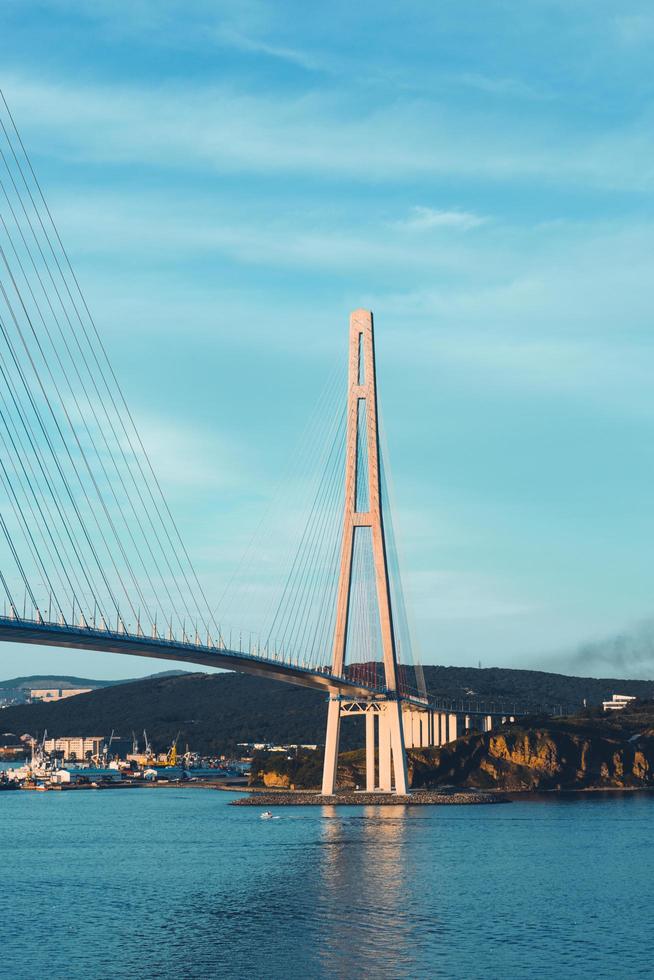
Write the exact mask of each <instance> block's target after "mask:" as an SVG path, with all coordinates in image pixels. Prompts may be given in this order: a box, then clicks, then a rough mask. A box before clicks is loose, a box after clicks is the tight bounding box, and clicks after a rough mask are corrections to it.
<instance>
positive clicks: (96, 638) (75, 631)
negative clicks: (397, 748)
mask: <svg viewBox="0 0 654 980" xmlns="http://www.w3.org/2000/svg"><path fill="white" fill-rule="evenodd" d="M3 641H4V642H11V643H31V644H37V645H39V646H52V647H67V648H69V649H73V650H98V651H100V652H103V653H126V654H128V655H130V656H132V657H150V658H151V659H153V660H174V661H176V662H178V663H187V664H201V665H202V666H203V667H220V668H222V669H224V670H236V671H239V672H240V673H244V674H255V675H258V676H262V677H268V678H269V679H271V680H276V681H284V682H286V683H287V684H299V685H300V686H301V687H311V688H314V689H317V690H319V691H324V692H325V693H326V694H334V693H338V694H340V695H342V696H343V697H346V698H352V699H354V700H356V699H358V698H365V699H370V698H371V697H380V696H381V697H384V696H385V694H386V692H385V691H381V690H377V689H374V688H370V687H366V686H365V685H363V684H361V683H358V682H356V681H353V680H349V679H348V678H347V677H336V676H335V675H333V674H331V673H329V671H328V670H327V669H326V670H325V671H324V672H323V671H318V670H315V669H311V668H307V667H301V666H297V665H296V664H292V663H289V662H284V661H283V660H277V659H273V658H269V657H261V656H259V655H257V654H253V653H251V652H249V651H248V652H244V651H242V650H227V649H225V648H223V647H217V646H208V645H205V644H196V643H191V642H188V641H187V642H185V643H182V642H180V641H179V640H174V639H173V640H167V639H162V638H161V637H158V638H157V639H154V638H150V637H148V636H144V635H141V634H135V633H126V632H125V633H123V632H117V631H114V630H109V629H98V628H97V627H93V626H71V625H69V624H64V625H60V624H58V623H50V622H38V621H36V620H28V619H18V618H13V617H10V616H0V642H3ZM423 705H424V702H423Z"/></svg>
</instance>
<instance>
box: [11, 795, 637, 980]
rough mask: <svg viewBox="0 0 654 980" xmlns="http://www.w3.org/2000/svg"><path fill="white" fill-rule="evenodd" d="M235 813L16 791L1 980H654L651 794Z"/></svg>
mask: <svg viewBox="0 0 654 980" xmlns="http://www.w3.org/2000/svg"><path fill="white" fill-rule="evenodd" d="M232 798H233V796H232V795H231V794H227V793H222V792H213V791H204V790H197V789H181V788H180V789H177V788H175V789H165V790H163V789H158V790H132V791H113V792H83V793H46V794H38V793H4V794H2V796H1V797H0V826H2V838H1V839H2V852H1V860H2V898H3V901H2V910H1V918H0V922H1V926H0V932H1V935H2V947H1V948H2V952H1V962H2V971H1V972H2V973H3V975H5V976H7V977H12V978H15V980H27V978H30V980H32V978H34V977H44V976H48V977H51V978H53V977H54V978H59V977H67V978H71V980H81V978H84V980H94V978H98V980H99V978H105V977H109V976H111V977H115V978H120V980H123V978H125V980H127V978H136V977H138V978H142V977H157V978H169V977H170V978H173V977H174V978H189V980H191V978H207V977H227V976H229V977H246V976H247V977H255V978H258V977H266V978H274V977H286V978H294V977H305V978H306V977H311V978H313V977H353V976H366V977H382V978H386V977H388V978H391V977H392V978H399V977H448V978H450V980H452V978H461V980H464V978H465V980H475V978H477V977H478V978H480V980H481V978H484V980H488V978H493V977H500V976H511V977H514V978H530V980H532V978H538V977H543V978H549V977H555V976H569V977H575V978H584V977H595V978H598V977H615V976H622V977H646V976H647V977H649V976H651V975H652V954H651V944H650V942H649V938H648V924H649V922H650V920H651V908H652V899H653V898H654V884H653V881H652V861H651V827H652V818H653V817H654V797H652V796H648V795H644V794H635V793H634V794H631V795H628V794H625V795H621V796H619V797H618V798H616V797H615V796H611V798H607V797H606V796H604V795H600V794H594V795H588V796H586V797H584V798H581V799H580V798H578V797H576V798H571V797H570V798H565V797H563V798H562V797H558V798H552V799H551V800H550V799H548V800H546V801H545V802H534V801H524V802H514V803H512V804H510V805H506V806H466V807H415V808H406V807H378V808H363V807H351V808H346V807H341V808H338V809H335V808H330V807H327V808H313V807H307V808H302V807H289V808H279V809H278V810H277V811H276V813H278V814H279V819H277V820H273V821H262V820H260V818H259V814H260V811H259V810H258V809H250V808H236V807H230V806H228V802H229V800H230V799H232Z"/></svg>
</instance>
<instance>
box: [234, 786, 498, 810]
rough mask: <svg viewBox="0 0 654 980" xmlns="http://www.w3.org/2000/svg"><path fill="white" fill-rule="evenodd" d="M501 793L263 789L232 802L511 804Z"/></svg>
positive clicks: (276, 804)
mask: <svg viewBox="0 0 654 980" xmlns="http://www.w3.org/2000/svg"><path fill="white" fill-rule="evenodd" d="M510 802H511V801H510V799H509V797H508V796H505V795H504V794H501V793H484V792H479V791H478V790H460V789H457V790H446V789H443V790H415V792H413V793H410V794H408V795H407V796H396V795H395V794H394V793H381V792H379V793H367V792H363V791H360V790H351V791H343V792H340V793H335V794H334V796H323V795H322V794H321V793H319V792H318V791H314V792H311V791H302V790H273V791H270V790H262V791H254V792H249V793H247V794H244V795H243V796H242V797H240V798H239V799H238V800H232V801H231V803H230V805H231V806H265V807H271V806H466V805H468V806H470V805H479V804H487V803H510Z"/></svg>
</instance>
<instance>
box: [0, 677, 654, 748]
mask: <svg viewBox="0 0 654 980" xmlns="http://www.w3.org/2000/svg"><path fill="white" fill-rule="evenodd" d="M425 676H426V679H427V683H428V687H429V689H430V691H431V692H432V693H433V694H437V695H440V696H444V697H450V698H462V697H473V695H469V694H468V693H467V692H469V691H474V692H475V695H477V696H479V697H484V698H496V699H500V698H503V699H506V700H508V701H510V700H515V701H519V702H521V703H523V704H534V705H536V704H545V705H547V704H549V705H551V706H555V705H557V704H564V703H565V704H575V703H576V704H577V705H580V704H581V702H582V701H583V699H584V698H586V699H587V701H588V702H589V703H590V704H597V703H599V702H600V701H601V700H603V699H604V698H607V697H610V695H611V694H612V693H614V692H620V693H624V694H634V695H636V696H638V697H641V698H646V697H648V696H649V697H652V696H654V682H652V681H621V680H614V679H593V678H582V677H567V676H565V675H563V674H548V673H544V672H540V671H526V670H510V669H502V668H488V669H477V668H467V667H427V668H425ZM325 719H326V700H325V695H324V694H321V693H319V692H316V691H311V690H307V689H305V688H299V687H294V686H292V685H288V684H280V683H277V682H275V681H268V680H264V679H262V678H256V677H249V676H247V675H245V674H230V673H221V674H194V673H186V674H179V675H174V676H170V675H164V676H159V677H152V678H148V679H144V680H140V681H133V682H129V683H123V684H120V685H117V684H110V685H108V686H105V687H102V688H100V689H98V690H96V691H93V692H92V693H90V694H82V695H79V696H77V697H75V698H70V699H67V700H64V701H60V702H56V703H55V704H34V705H18V706H16V707H10V708H6V709H4V710H3V711H2V712H0V728H1V729H2V732H5V733H7V732H11V733H13V734H16V735H20V734H23V733H27V732H29V733H31V734H36V733H37V732H43V731H44V729H47V730H48V733H49V734H50V735H52V736H64V735H71V736H75V735H94V734H95V735H108V734H109V732H111V730H112V729H113V730H114V731H115V732H116V734H119V735H121V736H125V737H127V736H129V735H130V734H131V732H132V730H134V731H136V732H138V733H140V732H142V730H143V729H144V728H145V729H147V732H148V735H149V736H150V738H151V739H152V742H153V744H154V746H155V748H156V749H157V750H163V749H164V748H166V747H167V746H168V745H169V744H170V742H171V741H172V739H173V738H174V737H175V735H176V734H177V732H178V730H179V731H180V733H181V736H180V740H181V742H182V744H185V743H186V742H188V744H189V746H191V748H192V749H194V750H197V751H200V752H222V751H224V752H230V751H232V750H234V749H235V747H236V744H237V743H238V742H253V741H257V742H284V743H287V742H291V743H321V742H322V741H323V739H324V729H325ZM361 738H362V733H361V729H360V719H355V718H352V719H348V720H347V721H346V722H345V723H344V725H343V739H342V748H343V749H344V750H347V749H348V748H355V747H357V746H358V745H360V744H361Z"/></svg>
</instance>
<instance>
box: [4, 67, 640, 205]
mask: <svg viewBox="0 0 654 980" xmlns="http://www.w3.org/2000/svg"><path fill="white" fill-rule="evenodd" d="M4 88H5V91H6V93H7V96H8V98H9V100H10V102H11V104H12V106H13V108H14V109H15V114H16V116H17V119H18V122H19V125H21V127H22V128H23V130H24V132H25V133H26V134H27V135H28V139H29V143H30V145H31V146H32V147H34V146H35V145H36V146H37V148H38V149H39V151H40V152H42V153H47V154H50V155H53V156H57V157H60V158H63V159H67V160H71V161H80V162H82V161H85V162H91V163H102V164H104V165H108V164H115V165H125V164H134V163H137V162H142V163H146V164H147V165H148V166H150V167H158V168H162V167H163V168H175V167H177V168H179V167H186V168H203V169H205V170H206V171H207V172H213V173H235V172H237V173H239V174H242V173H257V174H262V173H263V174H288V175H295V174H299V173H301V174H306V175H314V176H318V177H323V178H324V177H328V178H334V177H340V178H342V177H350V178H355V179H357V180H366V181H370V180H390V181H393V182H396V181H398V180H400V179H404V178H407V177H417V176H425V177H427V176H429V177H432V178H433V177H438V176H442V175H456V176H457V178H459V179H461V178H467V179H469V178H472V177H475V178H476V177H481V176H483V177H485V178H486V179H489V180H515V179H517V178H520V179H526V180H531V181H534V180H539V181H541V180H546V181H548V182H553V183H556V184H563V185H573V186H576V185H579V184H584V185H586V186H589V185H590V186H594V187H605V188H623V189H627V188H628V189H630V190H636V189H640V190H644V189H651V187H652V183H653V180H654V177H653V174H652V169H651V159H652V155H653V153H654V141H653V139H652V136H651V126H650V125H649V119H648V118H647V117H643V118H639V119H635V120H634V121H631V122H629V123H627V124H620V125H618V124H616V125H614V126H613V128H611V129H608V128H605V129H604V130H603V131H600V132H597V133H593V132H592V131H589V130H588V129H584V130H580V129H579V128H575V129H572V128H567V127H566V126H565V124H564V123H563V122H556V121H552V120H546V119H544V118H543V117H538V116H536V117H534V118H533V119H530V120H528V121H524V120H523V122H522V124H521V126H520V128H519V129H516V127H515V125H514V123H513V121H512V120H511V119H509V118H507V119H502V117H499V118H497V117H494V118H493V119H492V120H490V119H489V118H487V117H486V116H485V115H484V114H482V113H481V112H479V111H477V110H473V109H468V110H465V111H464V110H462V109H461V108H458V109H457V112H456V114H454V113H453V112H452V110H451V109H449V108H448V107H447V106H446V105H444V104H441V103H439V102H436V101H433V100H424V99H422V100H421V99H398V100H397V101H395V102H393V103H387V104H385V105H384V106H383V107H378V106H376V105H374V104H373V105H370V104H367V103H366V104H363V105H362V104H360V103H359V102H357V100H356V99H354V100H353V99H352V97H351V92H349V91H348V90H346V89H342V90H341V89H339V88H338V87H334V86H332V87H331V88H330V89H329V90H328V91H325V90H324V89H323V90H322V91H321V92H308V93H305V94H300V95H297V94H292V95H289V94H286V93H283V94H279V93H277V94H275V95H271V94H268V93H256V94H253V93H252V92H247V91H243V90H242V89H241V90H238V89H235V88H234V87H227V86H215V85H214V86H211V85H190V84H188V85H185V86H184V85H174V86H173V85H166V86H161V87H160V88H158V89H156V90H154V89H152V88H150V89H145V88H139V87H138V86H136V85H132V86H125V85H123V86H115V85H113V86H100V85H97V86H87V87H82V86H77V85H74V84H71V83H69V82H67V81H65V80H43V79H34V78H28V77H25V76H24V75H20V74H13V75H12V74H11V72H10V71H7V72H6V81H5V83H4ZM462 112H463V116H462Z"/></svg>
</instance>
